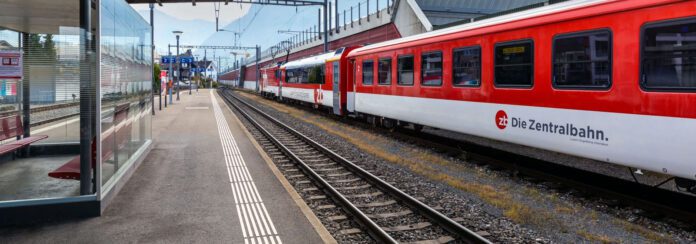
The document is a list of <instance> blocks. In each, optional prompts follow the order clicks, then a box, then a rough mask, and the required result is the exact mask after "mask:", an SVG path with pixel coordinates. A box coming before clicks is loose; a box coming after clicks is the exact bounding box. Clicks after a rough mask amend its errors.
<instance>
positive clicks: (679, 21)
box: [262, 0, 696, 190]
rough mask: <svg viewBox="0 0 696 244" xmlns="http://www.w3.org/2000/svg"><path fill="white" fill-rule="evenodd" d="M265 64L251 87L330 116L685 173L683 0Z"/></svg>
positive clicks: (688, 154) (693, 110)
mask: <svg viewBox="0 0 696 244" xmlns="http://www.w3.org/2000/svg"><path fill="white" fill-rule="evenodd" d="M266 71H268V72H266V73H269V72H270V73H271V75H272V79H266V78H265V77H267V75H266V74H264V79H263V80H264V84H263V85H262V87H263V89H262V90H263V92H264V93H265V94H267V95H271V96H274V97H277V98H280V99H286V100H287V99H289V100H296V101H303V102H306V103H310V104H314V106H315V107H322V106H323V107H329V108H331V109H332V110H333V112H334V113H335V114H338V115H350V116H359V117H363V118H367V119H368V120H370V121H372V122H376V123H381V124H383V125H385V126H394V125H407V124H412V125H414V126H415V128H422V127H421V126H429V127H434V128H440V129H446V130H450V131H456V132H460V133H465V134H471V135H476V136H480V137H485V138H490V139H494V140H499V141H505V142H510V143H515V144H521V145H526V146H530V147H535V148H541V149H545V150H550V151H555V152H560V153H565V154H570V155H575V156H580V157H584V158H590V159H595V160H599V161H603V162H609V163H614V164H618V165H623V166H628V167H633V168H639V169H645V170H651V171H656V172H661V173H664V174H668V175H672V176H675V177H677V178H678V182H677V183H678V185H681V186H687V187H688V186H691V187H693V184H694V182H696V181H694V179H696V1H677V0H609V1H608V0H579V1H569V2H565V3H558V4H554V5H549V6H545V7H541V8H537V9H532V10H527V11H522V12H518V13H513V14H509V15H505V16H500V17H495V18H491V19H487V20H482V21H478V22H473V23H469V24H464V25H460V26H455V27H450V28H447V29H442V30H437V31H432V32H428V33H424V34H420V35H415V36H410V37H406V38H400V39H395V40H391V41H386V42H382V43H377V44H372V45H367V46H363V47H346V48H341V49H338V50H337V51H335V52H331V53H326V54H321V55H317V56H313V57H309V58H305V59H301V60H296V61H292V62H288V63H285V64H283V65H281V66H279V67H274V68H269V69H266ZM262 73H263V72H262ZM694 189H696V188H694ZM692 190H693V189H692Z"/></svg>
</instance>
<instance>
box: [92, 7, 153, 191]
mask: <svg viewBox="0 0 696 244" xmlns="http://www.w3.org/2000/svg"><path fill="white" fill-rule="evenodd" d="M100 17H101V34H102V37H101V43H100V45H101V60H100V61H101V70H102V73H101V78H100V80H101V103H102V104H101V105H102V114H101V126H102V131H101V137H102V138H101V141H102V153H101V155H100V156H101V158H102V183H106V182H107V181H109V180H110V179H111V177H112V176H113V175H114V174H116V173H117V172H118V171H119V170H123V169H126V168H127V167H124V166H127V165H126V164H127V163H128V162H129V161H131V159H133V157H134V153H135V152H136V151H137V150H138V149H140V147H142V146H143V144H144V143H145V142H147V141H148V140H150V133H151V132H150V129H151V128H150V124H151V121H150V119H151V117H150V116H149V114H150V109H151V105H150V103H151V102H152V99H151V95H150V93H151V79H152V62H151V47H150V38H151V37H150V24H148V23H147V22H146V21H145V20H144V19H143V18H142V17H141V16H140V15H139V14H138V13H137V12H136V11H135V10H133V9H132V8H131V7H130V6H129V5H128V4H127V3H126V2H124V1H120V0H102V1H101V15H100Z"/></svg>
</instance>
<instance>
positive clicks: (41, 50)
mask: <svg viewBox="0 0 696 244" xmlns="http://www.w3.org/2000/svg"><path fill="white" fill-rule="evenodd" d="M25 50H26V53H25V60H26V62H29V63H36V62H42V63H45V62H55V61H56V43H55V42H54V41H53V35H51V34H46V35H44V34H29V38H28V39H27V45H26V47H25Z"/></svg>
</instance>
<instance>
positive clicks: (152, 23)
mask: <svg viewBox="0 0 696 244" xmlns="http://www.w3.org/2000/svg"><path fill="white" fill-rule="evenodd" d="M154 10H155V4H154V3H151V4H150V64H151V65H152V81H156V80H157V77H156V76H157V75H159V74H155V72H154V70H155V69H154V67H155V15H154ZM150 83H151V84H152V96H150V101H152V102H151V103H152V115H155V84H154V82H150ZM159 86H161V81H160V84H159ZM159 94H160V96H159V97H160V99H159V100H160V106H159V108H160V110H161V109H162V95H161V94H162V92H160V93H159Z"/></svg>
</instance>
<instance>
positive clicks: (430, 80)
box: [421, 52, 442, 86]
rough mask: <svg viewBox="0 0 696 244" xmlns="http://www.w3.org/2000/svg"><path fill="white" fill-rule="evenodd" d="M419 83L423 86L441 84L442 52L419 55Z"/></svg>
mask: <svg viewBox="0 0 696 244" xmlns="http://www.w3.org/2000/svg"><path fill="white" fill-rule="evenodd" d="M421 84H422V85H424V86H441V85H442V52H431V53H424V54H423V55H421Z"/></svg>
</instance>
